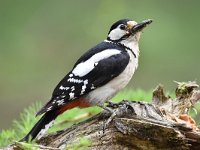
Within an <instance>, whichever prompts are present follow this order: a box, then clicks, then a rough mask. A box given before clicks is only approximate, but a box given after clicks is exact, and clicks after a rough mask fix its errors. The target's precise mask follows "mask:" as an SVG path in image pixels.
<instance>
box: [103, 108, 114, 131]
mask: <svg viewBox="0 0 200 150" xmlns="http://www.w3.org/2000/svg"><path fill="white" fill-rule="evenodd" d="M105 110H107V111H109V113H110V117H109V118H108V119H107V120H106V122H104V124H103V133H105V129H106V128H107V127H108V126H109V124H110V123H111V122H112V120H113V119H114V118H115V116H116V115H117V109H112V108H109V107H106V108H105Z"/></svg>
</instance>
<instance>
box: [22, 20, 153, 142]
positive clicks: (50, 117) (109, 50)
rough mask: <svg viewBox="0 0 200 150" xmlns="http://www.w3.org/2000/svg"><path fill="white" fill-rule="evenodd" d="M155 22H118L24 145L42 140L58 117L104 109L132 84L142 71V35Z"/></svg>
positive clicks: (61, 88)
mask: <svg viewBox="0 0 200 150" xmlns="http://www.w3.org/2000/svg"><path fill="white" fill-rule="evenodd" d="M151 22H152V20H150V19H148V20H145V21H143V22H141V23H137V22H135V21H133V20H130V19H122V20H119V21H117V22H115V23H114V24H113V25H112V26H111V28H110V30H109V32H108V36H107V39H106V40H104V41H103V42H101V43H100V44H98V45H96V46H95V47H93V48H91V49H89V50H88V51H87V52H86V53H85V54H83V55H82V56H81V57H80V58H79V59H78V60H77V62H76V63H75V65H74V67H73V68H72V70H71V71H70V72H69V73H68V74H67V75H66V76H65V77H64V78H63V79H62V80H61V81H60V82H59V83H58V85H57V86H56V88H55V89H54V91H53V94H52V97H51V99H50V100H49V101H48V102H47V103H46V104H45V105H44V106H43V107H42V108H41V109H40V110H39V111H38V113H37V114H36V116H38V115H42V114H44V115H43V116H42V117H41V119H40V120H39V121H38V122H37V123H36V124H35V125H34V127H33V128H32V129H31V131H30V132H29V133H28V134H27V135H26V136H25V137H24V138H23V139H22V140H21V141H28V140H33V139H35V138H36V139H40V138H41V137H42V136H43V135H44V133H45V132H46V131H47V130H48V128H50V127H51V126H52V124H53V122H54V120H55V119H56V117H57V116H58V115H60V114H62V113H63V112H65V111H67V110H70V109H72V108H75V107H79V108H86V107H90V106H100V107H104V103H105V102H109V101H110V99H111V98H112V97H113V96H114V95H116V94H117V93H118V92H119V91H120V90H121V89H123V88H124V87H125V86H126V85H127V84H128V83H129V81H130V80H131V78H132V76H133V74H134V72H135V70H136V69H137V67H138V57H139V44H138V43H139V39H140V34H141V31H142V30H143V29H144V28H145V27H146V26H147V25H148V24H150V23H151Z"/></svg>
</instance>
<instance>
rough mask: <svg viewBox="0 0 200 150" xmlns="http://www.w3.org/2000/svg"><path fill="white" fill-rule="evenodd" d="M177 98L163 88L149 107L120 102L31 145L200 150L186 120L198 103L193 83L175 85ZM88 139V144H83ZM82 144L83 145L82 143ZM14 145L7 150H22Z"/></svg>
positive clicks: (196, 133)
mask: <svg viewBox="0 0 200 150" xmlns="http://www.w3.org/2000/svg"><path fill="white" fill-rule="evenodd" d="M177 84H178V87H177V88H176V91H175V93H176V98H175V99H172V98H171V97H169V96H165V94H164V91H163V87H162V86H160V85H159V86H158V87H157V88H156V89H155V90H154V92H153V98H152V103H145V102H140V101H131V100H123V101H122V102H120V103H117V104H112V105H109V107H110V108H112V110H113V111H114V113H113V114H112V115H111V114H110V113H109V112H107V111H103V112H101V113H99V114H97V115H95V116H93V117H92V118H89V119H87V120H85V121H83V122H81V123H78V124H75V125H73V126H72V127H70V128H68V129H65V130H62V131H58V132H56V133H53V134H49V135H46V136H45V137H43V138H42V139H41V140H39V141H37V143H38V145H32V146H35V147H37V148H40V149H63V148H64V149H91V150H97V149H98V150H101V149H102V150H104V149H108V150H109V149H111V150H112V149H119V150H120V149H136V150H154V149H162V150H180V149H181V150H187V149H192V150H195V149H198V150H199V149H200V131H199V127H198V126H197V125H196V124H195V121H194V120H193V119H192V118H191V117H190V116H188V115H187V114H188V111H189V109H190V108H191V107H192V106H194V104H195V103H196V102H197V101H198V100H199V99H200V91H199V90H197V87H198V85H197V84H196V83H195V82H187V83H178V82H177ZM86 139H87V140H86ZM81 141H84V142H81ZM24 147H25V144H24V143H18V142H16V143H14V144H12V145H10V146H8V147H7V148H8V149H23V148H24Z"/></svg>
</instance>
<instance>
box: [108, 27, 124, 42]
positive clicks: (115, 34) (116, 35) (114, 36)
mask: <svg viewBox="0 0 200 150" xmlns="http://www.w3.org/2000/svg"><path fill="white" fill-rule="evenodd" d="M126 32H127V31H125V30H122V29H120V28H119V27H117V28H116V29H114V30H112V31H111V32H110V34H109V35H108V37H109V38H110V39H111V40H119V39H121V38H122V37H123V36H124V35H126Z"/></svg>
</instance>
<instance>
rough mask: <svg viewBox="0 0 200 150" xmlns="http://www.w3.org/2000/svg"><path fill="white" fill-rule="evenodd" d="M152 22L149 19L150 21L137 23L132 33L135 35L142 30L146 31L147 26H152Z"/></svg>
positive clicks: (131, 30)
mask: <svg viewBox="0 0 200 150" xmlns="http://www.w3.org/2000/svg"><path fill="white" fill-rule="evenodd" d="M152 22H153V20H151V19H148V20H144V21H143V22H141V23H137V24H136V25H134V26H133V27H132V28H131V29H130V33H131V34H135V33H137V32H139V31H141V30H142V29H144V28H145V27H146V26H147V25H149V24H151V23H152Z"/></svg>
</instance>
